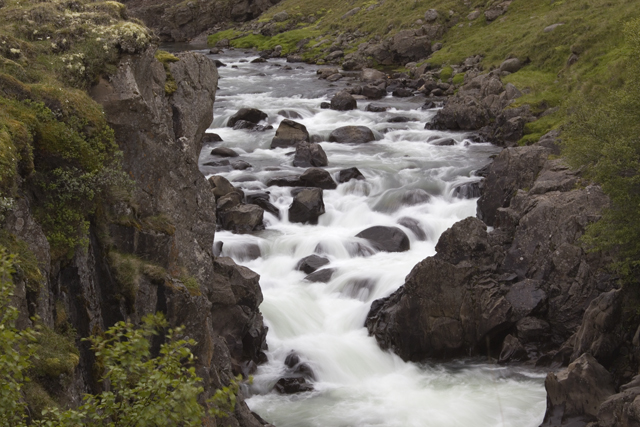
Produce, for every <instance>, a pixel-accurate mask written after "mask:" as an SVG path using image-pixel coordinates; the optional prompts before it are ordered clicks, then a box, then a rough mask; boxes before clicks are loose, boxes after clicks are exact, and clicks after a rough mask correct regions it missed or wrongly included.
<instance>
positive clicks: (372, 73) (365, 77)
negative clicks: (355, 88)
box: [360, 68, 387, 82]
mask: <svg viewBox="0 0 640 427" xmlns="http://www.w3.org/2000/svg"><path fill="white" fill-rule="evenodd" d="M360 79H361V80H362V81H363V82H376V81H379V80H386V79H387V75H386V74H385V73H383V72H382V71H378V70H376V69H373V68H365V69H363V70H362V72H361V73H360Z"/></svg>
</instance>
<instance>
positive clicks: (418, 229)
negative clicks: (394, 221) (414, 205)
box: [398, 216, 427, 240]
mask: <svg viewBox="0 0 640 427" xmlns="http://www.w3.org/2000/svg"><path fill="white" fill-rule="evenodd" d="M398 224H400V225H402V226H403V227H407V228H408V229H409V230H411V232H412V233H413V234H414V235H415V236H416V238H417V239H418V240H427V234H426V233H425V232H424V230H423V229H422V226H421V225H420V223H419V222H418V220H416V219H414V218H409V217H406V216H405V217H402V218H400V219H399V220H398Z"/></svg>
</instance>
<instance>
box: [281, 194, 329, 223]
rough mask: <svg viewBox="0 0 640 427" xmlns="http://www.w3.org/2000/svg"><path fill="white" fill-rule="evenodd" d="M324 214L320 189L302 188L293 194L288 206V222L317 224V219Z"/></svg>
mask: <svg viewBox="0 0 640 427" xmlns="http://www.w3.org/2000/svg"><path fill="white" fill-rule="evenodd" d="M324 212H325V211H324V201H323V199H322V189H321V188H303V189H302V190H301V191H299V192H297V193H296V194H295V196H294V197H293V202H292V203H291V205H290V206H289V221H291V222H300V223H310V224H317V223H318V217H319V216H320V215H322V214H323V213H324Z"/></svg>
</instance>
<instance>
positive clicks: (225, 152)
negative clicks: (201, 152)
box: [211, 147, 238, 157]
mask: <svg viewBox="0 0 640 427" xmlns="http://www.w3.org/2000/svg"><path fill="white" fill-rule="evenodd" d="M211 155H212V156H220V157H238V153H236V152H235V151H233V150H232V149H231V148H229V147H216V148H214V149H213V150H211Z"/></svg>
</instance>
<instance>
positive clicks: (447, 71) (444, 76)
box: [440, 66, 453, 82]
mask: <svg viewBox="0 0 640 427" xmlns="http://www.w3.org/2000/svg"><path fill="white" fill-rule="evenodd" d="M451 76H453V68H451V67H450V66H446V67H444V68H442V70H441V71H440V80H442V81H443V82H446V81H448V80H449V79H450V78H451Z"/></svg>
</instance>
